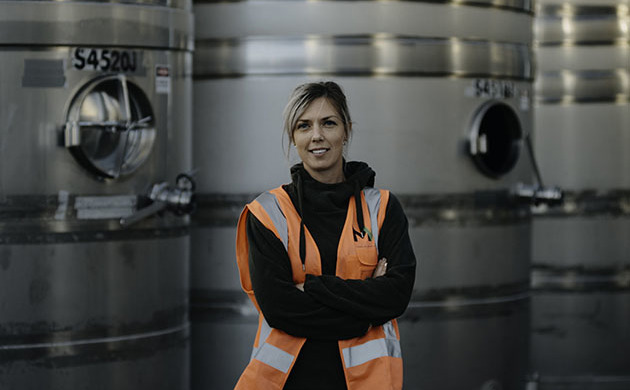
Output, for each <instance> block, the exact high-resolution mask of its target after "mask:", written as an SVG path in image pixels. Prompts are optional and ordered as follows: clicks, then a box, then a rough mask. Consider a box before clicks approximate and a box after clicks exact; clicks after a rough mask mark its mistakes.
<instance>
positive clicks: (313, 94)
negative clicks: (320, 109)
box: [283, 81, 352, 155]
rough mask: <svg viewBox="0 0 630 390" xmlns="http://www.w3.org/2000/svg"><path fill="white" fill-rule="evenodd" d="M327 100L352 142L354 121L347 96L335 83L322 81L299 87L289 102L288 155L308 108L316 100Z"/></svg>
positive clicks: (286, 113) (286, 112)
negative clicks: (301, 118) (302, 117)
mask: <svg viewBox="0 0 630 390" xmlns="http://www.w3.org/2000/svg"><path fill="white" fill-rule="evenodd" d="M321 97H323V98H326V100H328V103H330V105H332V106H333V108H334V109H335V110H336V111H337V113H338V114H339V116H340V117H341V120H342V121H343V126H344V131H345V133H346V138H347V139H348V140H350V137H351V135H352V134H351V132H352V120H351V119H350V111H349V110H348V103H347V100H346V95H345V94H344V93H343V90H342V89H341V86H339V84H337V83H335V82H334V81H321V82H316V83H306V84H302V85H298V86H297V87H296V88H295V89H294V90H293V93H292V94H291V96H290V97H289V102H288V103H287V105H286V107H285V108H284V113H283V118H284V133H285V134H286V135H287V138H288V140H289V145H288V146H287V155H288V153H289V151H290V149H291V143H292V142H293V133H294V132H295V127H296V125H297V122H298V120H299V119H300V117H301V116H302V114H304V111H306V109H307V108H308V106H309V105H310V104H311V103H312V102H313V101H314V100H316V99H319V98H321Z"/></svg>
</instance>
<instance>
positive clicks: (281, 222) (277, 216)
mask: <svg viewBox="0 0 630 390" xmlns="http://www.w3.org/2000/svg"><path fill="white" fill-rule="evenodd" d="M256 201H257V202H258V203H260V205H261V206H262V207H263V209H265V211H266V212H267V215H269V218H271V221H272V222H273V225H274V226H275V227H276V230H277V231H278V234H279V235H280V240H281V241H282V244H284V249H286V250H287V251H288V250H289V249H288V248H289V230H288V227H287V217H285V215H284V213H283V212H282V209H281V208H280V203H279V202H278V198H276V196H275V195H274V194H272V193H271V192H268V191H267V192H264V193H262V194H260V195H259V196H258V198H256Z"/></svg>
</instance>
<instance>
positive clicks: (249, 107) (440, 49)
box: [191, 0, 560, 389]
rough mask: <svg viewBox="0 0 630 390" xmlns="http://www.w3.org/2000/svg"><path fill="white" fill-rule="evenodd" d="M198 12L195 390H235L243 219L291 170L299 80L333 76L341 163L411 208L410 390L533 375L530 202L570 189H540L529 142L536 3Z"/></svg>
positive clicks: (242, 311) (245, 6)
mask: <svg viewBox="0 0 630 390" xmlns="http://www.w3.org/2000/svg"><path fill="white" fill-rule="evenodd" d="M194 13H195V19H196V26H197V28H196V33H195V42H196V43H195V48H196V51H195V61H194V96H195V108H194V112H193V115H194V123H195V126H194V130H193V131H194V137H195V145H194V149H193V155H194V157H193V159H194V165H195V166H196V167H198V168H199V183H200V186H199V188H198V193H199V194H198V200H199V208H198V210H197V213H196V214H195V228H194V230H193V232H192V235H191V248H192V249H191V253H192V257H191V268H192V270H193V272H192V274H193V276H192V279H191V292H192V293H191V318H192V329H193V340H194V341H193V351H192V356H193V367H192V383H193V388H195V389H204V388H208V387H225V388H229V387H231V386H233V385H234V384H235V383H236V380H237V378H238V376H239V375H240V373H241V372H242V369H243V367H244V366H245V365H246V363H247V361H248V360H249V358H250V353H251V343H252V339H253V337H254V335H255V330H256V326H257V323H256V316H255V315H254V314H255V310H254V308H253V307H252V306H251V305H248V304H247V298H246V296H245V294H243V292H242V291H241V288H240V285H239V281H238V272H237V269H236V263H235V261H234V258H235V254H234V237H235V227H236V221H237V218H238V213H239V212H240V210H241V209H242V207H243V205H244V204H245V202H247V201H248V200H250V199H252V197H253V196H254V195H255V194H257V193H260V192H261V191H264V190H266V189H268V188H271V187H273V186H276V185H279V184H281V183H285V182H287V181H288V180H289V176H288V168H289V166H290V165H291V164H293V163H294V162H297V157H296V156H295V155H292V156H290V158H289V159H288V161H287V159H286V157H285V156H284V151H283V145H282V143H281V140H282V131H281V129H282V124H281V113H282V109H283V108H284V105H285V104H286V100H287V98H288V96H289V94H290V92H291V91H292V90H293V88H294V87H295V86H297V85H298V84H301V83H303V82H306V81H317V80H326V79H333V80H334V81H336V82H338V83H339V84H341V85H342V86H343V87H344V89H345V92H346V94H347V96H348V97H349V99H350V101H349V104H350V111H351V112H352V116H353V118H354V120H355V121H356V123H354V124H353V129H354V130H353V131H354V132H355V134H354V137H353V140H352V144H351V145H350V147H349V155H348V159H350V160H355V159H356V160H363V161H368V162H369V163H370V165H371V166H372V167H373V168H374V170H375V171H376V172H377V177H376V185H377V186H379V187H382V188H388V189H391V190H392V191H393V192H394V193H396V194H397V196H398V197H399V199H400V200H401V202H403V206H404V207H405V212H406V214H407V216H408V217H409V222H410V235H411V239H412V242H413V245H414V250H415V253H416V256H417V258H418V261H419V262H418V274H417V277H416V289H415V291H414V294H413V297H412V302H411V304H410V306H409V309H408V310H407V312H406V314H405V315H404V316H403V318H401V319H400V322H399V324H400V328H401V333H403V337H402V340H403V345H402V351H403V352H402V353H403V355H404V362H405V363H404V364H405V369H404V372H405V374H404V375H405V378H404V382H405V386H404V388H405V389H424V388H432V389H433V388H440V389H463V388H471V389H473V388H474V389H479V388H484V389H490V388H493V389H497V388H505V389H512V388H519V386H524V384H525V381H526V378H527V373H528V367H527V365H528V361H529V289H530V254H531V251H530V241H531V213H530V208H529V207H530V204H531V203H532V202H533V203H536V202H545V201H556V198H557V197H558V196H559V195H560V194H559V192H558V191H557V190H554V189H553V188H545V187H543V186H542V181H540V180H539V182H538V183H536V182H535V180H534V173H533V171H534V170H533V169H532V167H533V165H532V162H533V160H532V159H531V158H530V156H531V155H532V154H533V153H530V152H531V148H528V147H527V144H528V142H531V141H529V140H530V138H529V137H530V136H531V132H532V119H533V118H532V116H533V113H532V97H533V88H532V85H533V78H534V73H533V72H534V71H533V55H532V54H533V53H532V47H531V44H532V21H533V6H532V3H531V2H530V1H528V0H498V1H497V0H493V1H491V0H475V1H466V0H464V1H361V2H356V1H290V2H289V1H264V2H261V1H236V2H215V1H196V2H195V4H194ZM284 146H285V147H286V146H287V145H284ZM211 362H212V363H211ZM473 363H474V366H475V369H468V368H469V367H470V366H471V364H473Z"/></svg>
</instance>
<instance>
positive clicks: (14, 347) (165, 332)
mask: <svg viewBox="0 0 630 390" xmlns="http://www.w3.org/2000/svg"><path fill="white" fill-rule="evenodd" d="M189 328H190V324H189V323H185V324H182V325H178V326H174V327H170V328H166V329H162V330H157V331H152V332H144V333H134V334H130V335H126V336H112V337H100V338H93V339H85V340H72V341H58V342H54V341H53V342H48V343H34V344H16V345H0V350H23V349H35V348H64V347H75V346H81V345H93V344H105V343H116V342H124V341H134V340H142V339H149V338H154V337H160V336H166V335H169V334H174V333H180V332H185V331H187V330H188V329H189Z"/></svg>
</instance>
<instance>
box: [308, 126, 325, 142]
mask: <svg viewBox="0 0 630 390" xmlns="http://www.w3.org/2000/svg"><path fill="white" fill-rule="evenodd" d="M311 139H312V140H313V141H321V140H323V139H324V136H323V134H322V129H321V127H319V123H315V124H314V125H313V136H312V138H311Z"/></svg>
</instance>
